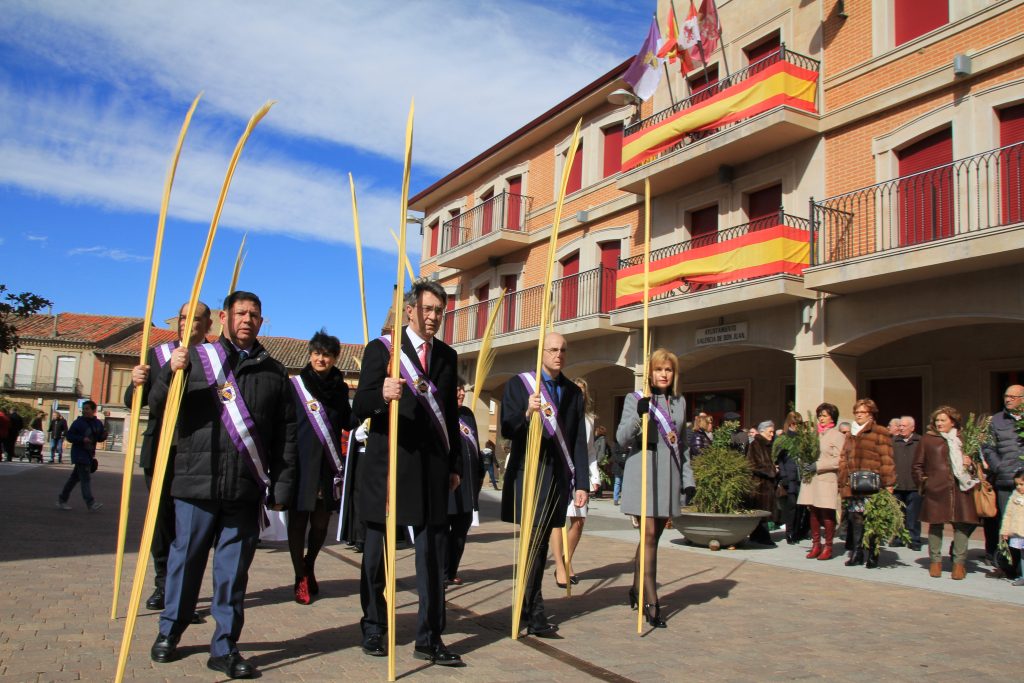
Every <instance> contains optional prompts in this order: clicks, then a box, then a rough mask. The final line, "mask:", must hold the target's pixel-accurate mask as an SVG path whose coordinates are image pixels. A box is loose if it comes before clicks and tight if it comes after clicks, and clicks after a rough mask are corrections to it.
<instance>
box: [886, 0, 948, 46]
mask: <svg viewBox="0 0 1024 683" xmlns="http://www.w3.org/2000/svg"><path fill="white" fill-rule="evenodd" d="M893 23H894V24H895V34H896V45H897V46H899V45H902V44H903V43H906V42H908V41H910V40H913V39H914V38H917V37H918V36H922V35H924V34H925V33H928V32H929V31H931V30H934V29H937V28H938V27H940V26H943V25H945V24H948V23H949V0H893Z"/></svg>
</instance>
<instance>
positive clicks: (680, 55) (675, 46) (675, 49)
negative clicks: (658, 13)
mask: <svg viewBox="0 0 1024 683" xmlns="http://www.w3.org/2000/svg"><path fill="white" fill-rule="evenodd" d="M666 24H667V25H668V35H667V36H666V37H665V40H664V41H663V42H662V44H661V47H660V48H659V49H658V56H659V57H661V58H662V59H668V63H669V64H675V63H676V60H681V63H680V64H679V70H680V72H682V73H683V74H684V75H685V74H686V73H687V72H688V71H693V61H692V60H691V59H690V53H689V52H688V51H686V50H680V49H679V47H680V46H679V32H678V31H677V30H676V13H675V12H673V11H672V8H671V6H670V7H669V10H668V21H667V22H666Z"/></svg>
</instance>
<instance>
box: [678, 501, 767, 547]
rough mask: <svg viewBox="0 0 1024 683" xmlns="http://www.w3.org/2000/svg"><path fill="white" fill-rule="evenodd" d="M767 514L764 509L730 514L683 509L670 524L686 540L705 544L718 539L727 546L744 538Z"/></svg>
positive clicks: (721, 544) (723, 545) (720, 543)
mask: <svg viewBox="0 0 1024 683" xmlns="http://www.w3.org/2000/svg"><path fill="white" fill-rule="evenodd" d="M768 515H769V513H768V512H766V511H764V510H753V511H751V512H743V513H736V514H731V515H720V514H713V513H710V512H692V511H688V510H683V511H682V512H680V513H679V515H677V516H675V517H673V518H672V526H673V527H674V528H675V529H676V530H677V531H679V533H681V534H682V535H683V536H685V537H686V540H688V541H690V542H692V543H696V544H697V545H703V546H707V545H709V544H710V543H711V542H712V541H718V543H719V545H720V546H722V547H727V546H730V545H735V544H737V543H739V542H740V541H743V540H745V539H746V538H747V536H749V535H750V532H751V531H753V530H754V527H756V526H757V523H758V522H759V521H760V520H761V519H762V518H764V517H767V516H768Z"/></svg>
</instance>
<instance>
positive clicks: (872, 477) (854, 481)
mask: <svg viewBox="0 0 1024 683" xmlns="http://www.w3.org/2000/svg"><path fill="white" fill-rule="evenodd" d="M881 484H882V480H881V478H880V477H879V476H878V472H872V471H871V470H857V471H856V472H851V473H850V492H851V493H853V494H854V495H858V496H870V495H873V494H875V493H878V489H879V488H881Z"/></svg>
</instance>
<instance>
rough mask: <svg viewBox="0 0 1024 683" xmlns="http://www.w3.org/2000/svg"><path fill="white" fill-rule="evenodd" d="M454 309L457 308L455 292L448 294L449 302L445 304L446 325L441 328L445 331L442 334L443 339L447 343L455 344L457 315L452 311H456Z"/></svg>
mask: <svg viewBox="0 0 1024 683" xmlns="http://www.w3.org/2000/svg"><path fill="white" fill-rule="evenodd" d="M454 310H455V295H454V294H449V295H448V303H447V304H445V307H444V325H443V326H442V327H441V329H442V330H443V331H444V333H443V334H442V335H441V339H443V340H444V342H445V343H446V344H453V343H455V339H454V336H455V335H454V332H455V316H454V315H452V311H454Z"/></svg>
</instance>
